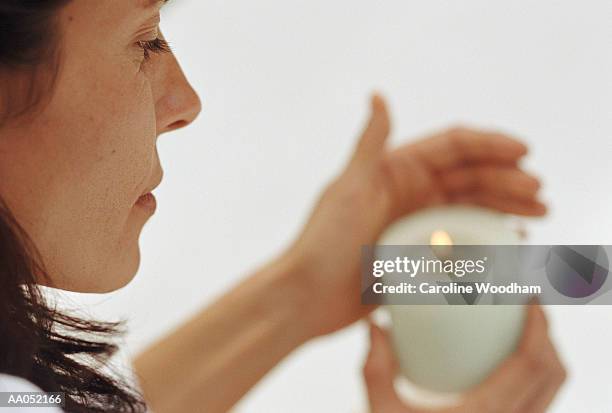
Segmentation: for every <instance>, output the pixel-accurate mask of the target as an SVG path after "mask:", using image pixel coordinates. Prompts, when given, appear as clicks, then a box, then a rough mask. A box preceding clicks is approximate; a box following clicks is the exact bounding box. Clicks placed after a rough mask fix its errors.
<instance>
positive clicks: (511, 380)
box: [465, 354, 546, 412]
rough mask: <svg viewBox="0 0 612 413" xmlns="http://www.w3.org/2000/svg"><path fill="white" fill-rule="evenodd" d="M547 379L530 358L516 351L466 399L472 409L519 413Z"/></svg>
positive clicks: (467, 404) (466, 403)
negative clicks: (517, 412)
mask: <svg viewBox="0 0 612 413" xmlns="http://www.w3.org/2000/svg"><path fill="white" fill-rule="evenodd" d="M545 382H546V376H545V374H544V373H543V372H542V371H539V370H537V369H533V366H532V365H531V364H530V362H529V360H528V359H527V358H525V357H521V356H520V355H519V354H513V355H512V356H510V357H509V358H508V359H507V360H505V361H504V362H503V363H502V364H501V366H500V367H499V368H498V369H497V370H496V371H495V372H493V374H492V375H491V376H490V377H488V378H487V379H486V380H485V381H484V382H483V383H482V384H481V385H480V386H479V387H477V388H476V389H474V390H472V391H470V392H469V393H468V394H467V396H466V398H465V400H466V402H465V405H466V407H469V408H468V410H469V411H479V412H516V411H520V410H519V408H520V407H521V406H524V405H525V403H527V402H528V401H529V400H532V398H533V396H534V394H536V393H537V392H538V391H539V390H540V389H541V388H542V386H543V385H544V384H545Z"/></svg>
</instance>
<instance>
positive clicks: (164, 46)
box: [136, 37, 172, 62]
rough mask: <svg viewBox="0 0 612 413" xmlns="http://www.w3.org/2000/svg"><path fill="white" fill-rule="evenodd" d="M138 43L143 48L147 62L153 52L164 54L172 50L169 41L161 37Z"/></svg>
mask: <svg viewBox="0 0 612 413" xmlns="http://www.w3.org/2000/svg"><path fill="white" fill-rule="evenodd" d="M136 45H137V46H138V47H139V48H141V49H142V51H143V57H144V61H145V62H146V61H148V60H149V59H151V53H157V54H163V53H171V52H172V49H171V48H170V45H169V44H168V42H167V41H165V40H164V39H161V38H159V37H158V38H157V39H155V40H142V41H139V42H136Z"/></svg>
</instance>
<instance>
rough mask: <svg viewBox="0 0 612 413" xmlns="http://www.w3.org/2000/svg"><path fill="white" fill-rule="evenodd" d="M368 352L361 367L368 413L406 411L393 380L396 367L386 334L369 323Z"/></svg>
mask: <svg viewBox="0 0 612 413" xmlns="http://www.w3.org/2000/svg"><path fill="white" fill-rule="evenodd" d="M369 324H370V352H369V353H368V357H367V359H366V363H365V365H364V367H363V376H364V379H365V383H366V387H367V393H368V399H369V402H370V411H371V412H372V413H388V412H393V413H396V412H401V411H406V409H404V408H403V405H402V402H401V401H400V399H399V397H398V395H397V393H396V392H395V387H394V380H395V377H396V375H397V371H398V366H397V361H396V359H395V356H394V354H393V350H392V348H391V343H390V340H389V336H388V334H387V333H386V332H385V331H383V330H382V329H381V328H380V327H378V326H376V325H375V324H374V323H372V322H370V323H369Z"/></svg>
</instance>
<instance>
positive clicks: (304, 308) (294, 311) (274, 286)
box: [259, 251, 316, 347]
mask: <svg viewBox="0 0 612 413" xmlns="http://www.w3.org/2000/svg"><path fill="white" fill-rule="evenodd" d="M259 276H260V277H263V278H264V279H265V283H266V285H267V287H266V290H267V291H268V298H269V300H268V302H269V303H270V304H271V305H270V307H269V308H270V312H271V313H272V316H273V317H277V318H278V317H280V318H281V319H282V322H283V324H284V325H285V328H286V335H287V338H288V340H290V341H291V342H292V343H294V345H295V347H298V346H300V345H302V344H304V343H305V342H307V341H308V340H310V339H312V338H314V336H315V335H316V334H315V333H314V332H315V331H316V328H314V326H313V325H312V322H311V321H310V319H311V317H310V316H309V313H310V311H311V309H310V307H311V303H310V302H309V301H310V300H311V296H310V294H309V292H308V285H307V282H306V278H307V277H306V269H305V266H304V265H303V264H302V263H301V260H300V259H299V257H298V256H297V255H296V254H294V253H293V252H291V251H287V252H285V253H283V254H282V255H281V256H279V257H278V258H277V259H275V260H274V261H272V262H271V263H270V264H269V265H267V266H266V267H265V268H263V269H262V270H261V271H260V272H259Z"/></svg>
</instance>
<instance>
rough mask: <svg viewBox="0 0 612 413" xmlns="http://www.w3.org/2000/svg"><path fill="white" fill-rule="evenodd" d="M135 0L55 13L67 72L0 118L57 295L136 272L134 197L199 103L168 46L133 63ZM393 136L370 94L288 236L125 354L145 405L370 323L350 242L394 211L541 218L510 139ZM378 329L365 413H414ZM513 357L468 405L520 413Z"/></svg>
mask: <svg viewBox="0 0 612 413" xmlns="http://www.w3.org/2000/svg"><path fill="white" fill-rule="evenodd" d="M145 3H147V2H143V0H105V1H104V2H91V1H89V0H73V1H72V2H70V3H69V4H68V5H67V6H66V7H65V9H64V10H62V11H61V13H60V19H59V22H60V27H61V28H62V30H63V37H62V42H63V51H62V59H63V66H62V71H61V72H60V73H59V75H58V79H57V84H56V88H55V89H54V91H53V97H52V99H51V100H50V102H49V103H48V104H47V105H46V106H45V108H44V110H42V111H41V112H40V113H39V114H37V116H36V117H35V118H33V119H31V120H29V121H28V122H27V123H15V124H7V125H3V126H2V127H0V137H1V139H0V176H2V177H3V179H2V180H1V181H0V194H2V197H3V198H4V199H5V200H6V201H7V203H8V204H9V206H10V207H11V209H12V210H13V212H14V214H15V215H16V217H17V219H18V220H19V222H20V223H21V224H22V226H23V227H24V228H25V229H26V231H27V232H28V233H29V234H30V236H31V237H32V239H33V240H34V242H35V244H36V245H37V247H38V248H39V249H40V251H41V255H42V258H43V260H44V261H45V264H46V267H47V269H48V271H49V274H50V276H51V277H52V280H51V281H52V282H51V284H52V285H53V286H54V287H56V288H62V289H66V290H72V291H82V292H107V291H113V290H115V289H117V288H120V287H121V286H123V285H125V284H126V283H127V282H129V281H130V280H131V278H132V277H133V276H134V275H135V273H136V270H137V268H138V264H139V257H140V255H139V247H138V238H139V234H140V231H141V229H142V227H143V225H144V224H145V223H146V221H147V220H148V218H149V217H150V216H151V215H152V213H153V212H154V208H146V207H143V204H142V202H141V201H139V200H140V199H141V198H140V197H141V195H143V194H146V193H147V192H148V191H151V190H152V188H153V187H155V186H156V185H157V184H158V183H159V182H160V180H161V177H162V170H161V166H160V162H159V157H158V154H157V150H156V142H157V138H158V137H159V136H160V135H162V134H163V133H166V132H169V131H172V130H174V129H177V128H179V127H184V126H187V125H188V124H189V123H191V122H192V121H193V120H194V119H195V118H196V117H197V114H198V113H199V111H200V101H199V99H198V97H197V95H196V93H195V92H194V91H193V89H192V88H191V86H190V85H189V83H188V82H187V80H186V78H185V76H184V75H183V73H182V71H181V69H180V67H179V65H178V62H177V61H176V59H175V58H174V56H173V55H172V54H171V53H166V54H160V55H152V56H151V59H150V60H149V61H146V62H145V61H144V58H143V52H142V50H141V49H139V47H138V42H141V41H146V40H151V39H154V38H155V37H157V36H159V35H160V34H159V32H158V30H159V29H158V17H159V16H158V15H159V8H160V7H161V2H153V4H150V5H146V4H145ZM100 33H105V39H104V41H103V42H100V41H97V40H98V38H99V36H100ZM390 130H391V123H390V119H389V114H388V110H387V107H386V105H385V102H384V100H383V99H382V97H380V96H378V95H376V96H374V97H373V98H372V100H371V114H370V119H369V121H368V123H367V125H366V127H365V129H364V132H363V134H362V136H361V137H360V138H359V139H358V144H357V145H356V148H355V150H354V153H353V155H352V157H351V159H350V161H349V162H348V163H347V165H346V168H345V169H344V171H343V172H342V173H341V174H340V175H339V176H338V177H337V178H336V179H334V180H333V181H332V182H331V183H330V184H329V185H327V186H326V188H325V189H324V190H323V192H322V195H321V197H320V199H319V200H318V202H317V204H316V206H315V207H314V209H313V211H312V213H311V215H310V218H309V220H308V221H307V223H306V224H305V226H304V228H303V230H302V231H301V232H300V233H299V234H298V235H297V236H296V238H295V240H294V241H293V242H292V243H291V244H290V245H288V246H287V247H286V248H285V249H284V250H283V251H282V252H281V253H279V254H278V257H277V258H276V259H274V260H271V261H270V262H268V263H267V264H266V265H264V266H263V267H262V268H260V269H258V270H257V271H255V272H254V273H253V274H252V275H250V276H249V277H247V278H246V279H245V280H244V281H243V282H242V283H240V284H239V285H237V286H236V287H235V288H234V289H233V290H231V291H230V292H228V293H227V294H226V295H225V296H223V297H222V298H220V299H219V300H218V301H216V302H215V303H213V304H212V305H210V306H208V307H207V308H204V309H202V311H201V312H199V313H197V314H195V315H194V316H193V317H192V318H191V319H190V320H188V321H187V322H185V323H184V324H183V325H182V326H180V327H179V328H177V329H176V330H175V331H173V332H170V333H169V334H168V335H166V336H165V337H164V338H162V339H161V340H159V341H158V342H156V343H154V344H152V345H151V346H150V347H149V348H148V349H146V350H145V351H143V352H142V353H141V354H140V355H138V356H137V357H136V358H135V359H134V363H133V364H134V368H135V371H136V374H137V376H138V377H139V379H140V382H141V385H142V389H143V392H144V395H145V397H146V400H147V402H148V403H149V404H150V406H151V408H152V409H153V410H154V411H155V412H157V413H160V412H162V413H163V412H184V411H193V406H198V408H199V409H200V410H201V411H205V412H223V411H227V410H228V409H230V408H231V406H233V405H234V404H235V403H236V402H237V401H238V400H239V399H240V398H241V397H242V396H243V395H244V394H245V393H246V392H247V391H248V390H249V389H250V388H251V387H252V386H253V385H254V384H256V383H257V382H258V381H259V380H260V379H261V378H262V377H263V376H264V375H265V374H266V373H267V372H268V371H269V370H270V369H271V368H273V367H274V366H275V365H276V364H278V362H279V361H280V360H282V359H283V358H284V357H285V356H287V355H288V354H289V353H291V352H292V351H293V350H295V349H296V348H298V347H299V346H301V345H302V344H304V343H306V342H308V341H309V340H311V339H313V338H315V337H319V336H322V335H325V334H329V333H331V332H334V331H337V330H339V329H342V328H344V327H346V326H348V325H351V324H352V323H354V322H356V321H358V320H360V319H362V318H364V317H365V316H367V315H368V314H369V313H370V312H371V311H373V310H374V307H373V306H364V305H362V304H361V303H360V294H359V289H360V284H359V283H360V277H359V264H360V247H361V246H362V245H364V244H372V243H375V242H376V240H377V238H378V237H379V236H380V234H381V233H382V231H383V230H384V229H385V228H386V227H387V226H389V225H390V224H391V223H392V222H393V221H394V220H395V219H397V218H399V217H401V216H404V215H406V214H410V213H412V212H414V211H416V210H419V209H422V208H425V207H428V206H432V205H436V204H443V203H452V202H468V203H475V204H479V205H484V206H487V207H491V208H495V209H499V210H502V211H506V212H510V213H515V214H520V215H526V216H539V215H543V214H544V213H545V206H544V205H543V204H542V203H541V202H540V201H539V200H538V198H537V196H538V191H539V188H540V184H539V181H538V180H537V179H536V178H535V177H533V176H532V175H530V174H528V173H527V172H525V171H523V170H522V169H521V167H520V164H519V162H520V160H521V159H522V158H523V157H524V156H525V155H526V153H527V149H526V147H525V146H524V145H523V144H521V143H520V142H518V141H517V140H515V139H514V138H511V137H509V136H506V135H504V134H502V133H498V132H491V131H480V130H474V129H467V128H453V129H449V130H446V131H443V132H440V133H438V134H435V135H433V136H429V137H425V138H423V139H420V140H416V141H412V143H409V144H406V145H403V146H400V147H398V148H395V149H391V148H388V146H387V145H386V140H387V138H388V136H389V133H390ZM296 218H297V217H296ZM82 234H87V237H83V236H82ZM42 282H43V281H42V280H41V283H42ZM530 320H531V321H530V322H529V324H528V325H529V326H535V327H533V328H527V329H526V331H525V337H526V338H525V341H526V342H529V343H532V342H533V343H535V344H533V345H530V346H527V347H528V348H529V349H530V350H529V351H525V350H521V349H522V348H523V347H525V346H523V347H521V349H519V350H518V352H517V355H516V356H514V357H513V358H511V360H530V361H534V360H535V361H538V363H540V362H541V363H547V364H546V366H553V365H554V368H552V367H551V368H550V369H544V370H545V371H546V374H545V375H544V374H543V376H545V377H542V378H541V380H540V379H538V380H537V382H538V386H540V384H541V385H542V386H543V387H538V389H544V390H542V391H543V392H544V393H545V394H546V395H547V396H546V397H540V398H539V399H538V400H537V401H534V402H533V403H532V404H531V405H530V406H531V407H530V408H531V410H529V411H533V412H539V411H544V410H545V408H546V407H547V406H548V405H549V403H550V401H551V400H552V399H553V397H554V395H555V394H556V392H557V389H558V388H559V385H560V383H562V382H563V378H564V375H565V373H564V370H563V367H562V366H561V363H560V362H559V361H558V357H557V356H556V353H555V350H554V348H553V346H552V344H550V340H549V338H548V335H547V332H546V329H545V328H543V326H544V321H543V315H542V314H541V313H540V312H537V313H535V312H532V315H531V318H530ZM385 337H386V336H385V333H384V332H382V331H381V330H379V329H377V328H373V334H372V351H371V353H370V358H369V362H368V364H367V365H368V366H369V367H368V369H367V370H366V371H370V372H372V371H373V372H375V374H370V373H368V374H366V379H367V383H368V391H369V396H370V399H371V401H372V411H373V413H388V412H393V413H397V412H411V411H413V410H409V408H408V407H406V406H403V405H402V407H401V408H402V409H406V410H399V409H400V407H399V406H400V405H399V404H397V403H396V401H395V398H394V396H393V393H391V392H390V388H389V387H388V383H389V379H390V377H391V376H393V375H395V370H393V369H392V368H391V367H390V366H391V365H392V363H391V361H390V360H391V356H390V353H389V351H388V347H387V342H386V338H385ZM527 347H525V348H527ZM381 354H382V355H383V356H384V357H383V356H381ZM525 354H528V355H529V356H528V357H527V356H525ZM377 355H378V356H377ZM550 360H556V361H555V362H553V361H550ZM517 363H518V364H520V363H522V361H520V362H516V363H515V364H517ZM513 366H514V364H512V362H509V363H507V364H505V365H504V366H502V367H500V369H499V370H498V371H497V372H496V373H495V375H494V377H497V379H495V378H493V379H492V380H491V381H489V382H487V383H486V384H485V385H483V386H485V387H483V389H485V390H483V391H481V392H480V393H478V392H475V393H474V394H469V395H468V398H467V401H466V403H467V404H466V406H468V407H466V408H471V407H473V406H474V405H475V403H476V404H478V403H480V404H478V405H479V406H480V405H482V406H484V407H483V408H482V409H481V410H479V411H500V410H499V409H496V410H492V409H493V408H497V406H495V407H491V406H489V405H483V404H482V403H484V402H481V401H482V400H485V399H484V398H483V397H484V396H482V394H484V393H486V394H488V395H489V396H488V397H494V395H498V397H500V398H501V399H502V400H506V401H507V402H508V403H509V404H508V406H509V407H508V409H507V410H506V411H522V410H516V409H515V410H512V408H513V407H512V406H514V404H512V403H513V402H511V401H510V400H509V399H510V398H511V397H512V392H514V388H513V387H512V386H509V385H507V383H509V382H512V383H518V382H533V381H534V377H533V375H532V374H531V372H530V371H528V369H524V368H516V367H513ZM521 366H522V364H521ZM538 366H540V364H538ZM381 372H382V373H381ZM534 386H535V384H534ZM525 392H527V390H525ZM530 394H531V393H530ZM384 400H388V403H387V402H383V401H384ZM470 403H471V404H470ZM511 407H512V408H511ZM487 409H489V410H487ZM459 411H466V412H467V411H473V410H465V408H464V410H457V412H459Z"/></svg>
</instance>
